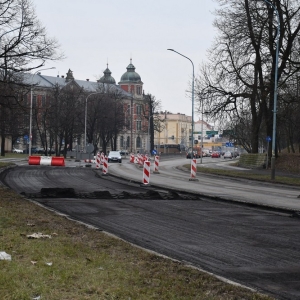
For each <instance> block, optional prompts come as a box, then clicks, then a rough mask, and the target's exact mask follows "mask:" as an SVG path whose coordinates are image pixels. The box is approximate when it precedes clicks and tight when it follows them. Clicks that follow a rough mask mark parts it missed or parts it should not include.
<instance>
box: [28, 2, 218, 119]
mask: <svg viewBox="0 0 300 300" xmlns="http://www.w3.org/2000/svg"><path fill="white" fill-rule="evenodd" d="M33 3H34V5H35V10H36V14H37V17H38V19H39V20H40V21H41V23H42V24H43V26H45V27H46V29H47V33H48V36H50V37H55V38H56V39H57V40H58V42H59V43H60V45H61V50H62V51H63V52H64V54H65V56H66V58H65V59H64V60H63V61H60V62H56V63H53V62H49V63H48V64H47V65H46V67H56V69H55V70H45V71H42V74H45V75H50V76H56V75H60V76H61V75H66V73H67V71H68V69H71V70H72V71H73V75H74V77H75V78H76V79H80V80H86V79H87V78H88V79H90V80H91V81H96V80H97V79H99V78H100V77H102V76H103V71H104V70H105V69H106V64H107V63H108V67H109V69H110V71H111V72H112V76H113V77H114V78H115V80H116V82H117V83H118V82H119V81H120V79H121V76H122V75H123V74H124V73H125V72H126V67H127V66H128V64H129V63H130V58H132V63H133V65H134V66H135V68H136V70H135V71H136V72H137V73H138V74H139V75H140V76H141V79H142V81H143V83H144V92H145V93H151V94H152V95H154V96H155V97H156V99H157V100H160V101H161V104H162V110H168V111H170V112H172V113H178V112H180V113H185V114H187V115H191V114H192V102H191V98H189V96H188V95H187V93H186V91H187V90H188V89H189V84H190V82H191V78H192V64H191V62H190V61H189V60H187V59H185V58H184V57H182V56H180V55H178V54H176V53H174V52H171V51H167V49H168V48H172V49H174V50H176V51H178V52H180V53H182V54H183V55H185V56H187V57H189V58H190V59H191V60H192V61H193V63H194V66H195V76H196V75H197V74H198V72H199V65H200V64H201V63H202V62H203V61H205V60H206V56H207V50H208V48H209V47H210V46H211V44H212V41H213V38H214V36H215V31H214V28H213V26H212V22H213V19H214V16H213V14H212V12H213V11H214V8H215V6H216V3H215V2H214V1H213V0H184V1H183V0H182V1H176V0H175V1H174V0H160V1H158V0H152V1H148V0H131V1H124V0H111V1H103V0H86V1H82V0H63V1H62V0H51V1H49V0H33ZM196 106H197V104H196V102H195V109H196ZM195 120H198V116H197V114H196V112H195Z"/></svg>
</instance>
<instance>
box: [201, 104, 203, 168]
mask: <svg viewBox="0 0 300 300" xmlns="http://www.w3.org/2000/svg"><path fill="white" fill-rule="evenodd" d="M201 115H202V122H201V160H200V162H201V164H202V157H203V99H202V107H201Z"/></svg>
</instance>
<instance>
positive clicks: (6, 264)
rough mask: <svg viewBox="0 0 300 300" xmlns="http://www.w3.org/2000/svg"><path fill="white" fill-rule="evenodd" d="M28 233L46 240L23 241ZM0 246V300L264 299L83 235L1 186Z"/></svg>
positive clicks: (89, 232) (87, 232)
mask: <svg viewBox="0 0 300 300" xmlns="http://www.w3.org/2000/svg"><path fill="white" fill-rule="evenodd" d="M34 232H41V233H43V234H48V235H51V236H52V238H51V239H49V238H45V239H28V238H27V235H28V234H32V233H34ZM0 245H1V248H0V251H6V252H7V253H9V254H11V255H12V260H11V261H0V265H1V276H0V299H6V300H20V299H32V298H33V297H37V296H41V297H42V298H41V299H47V300H57V299H64V300H68V299H70V300H71V299H72V300H77V299H78V300H82V299H97V300H99V299H126V300H128V299H147V300H149V299H160V300H161V299H172V300H176V299H211V300H214V299H225V300H226V299H257V300H260V299H271V298H269V297H266V296H262V295H259V294H257V293H253V292H251V291H249V290H247V289H243V288H239V287H235V286H233V285H229V284H226V283H223V282H221V281H219V280H217V279H216V278H214V277H212V276H209V275H207V274H204V273H202V272H200V271H198V270H195V269H193V268H190V267H187V266H185V265H184V264H182V263H179V262H174V261H171V260H169V259H165V258H162V257H160V256H157V255H154V254H151V253H148V252H146V251H143V250H141V249H138V248H136V247H134V246H132V245H130V244H128V243H126V242H124V241H121V240H119V239H116V238H114V237H111V236H108V235H107V234H105V233H103V232H100V231H97V230H93V229H88V228H87V227H85V226H83V225H81V224H78V223H75V222H73V221H70V220H68V219H66V218H65V217H62V216H58V215H56V214H54V213H53V212H50V211H48V210H46V209H44V208H42V207H40V206H38V205H36V204H34V203H32V202H30V201H28V200H26V199H24V198H22V197H20V196H19V195H16V194H15V193H14V192H12V191H11V190H9V189H7V188H1V187H0ZM47 263H52V265H51V266H49V265H47Z"/></svg>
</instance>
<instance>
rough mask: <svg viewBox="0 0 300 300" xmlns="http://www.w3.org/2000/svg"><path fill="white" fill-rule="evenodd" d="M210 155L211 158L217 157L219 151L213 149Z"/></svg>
mask: <svg viewBox="0 0 300 300" xmlns="http://www.w3.org/2000/svg"><path fill="white" fill-rule="evenodd" d="M211 157H212V158H219V157H220V153H219V152H216V151H214V152H213V153H212V154H211Z"/></svg>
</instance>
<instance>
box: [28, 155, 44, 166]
mask: <svg viewBox="0 0 300 300" xmlns="http://www.w3.org/2000/svg"><path fill="white" fill-rule="evenodd" d="M40 162H41V157H40V156H29V159H28V164H29V165H40Z"/></svg>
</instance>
